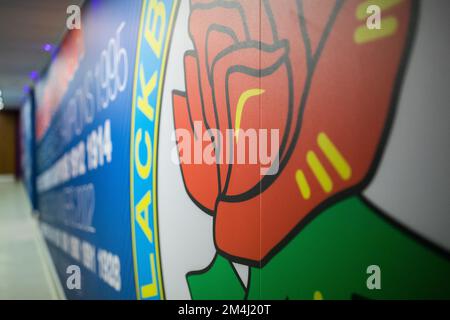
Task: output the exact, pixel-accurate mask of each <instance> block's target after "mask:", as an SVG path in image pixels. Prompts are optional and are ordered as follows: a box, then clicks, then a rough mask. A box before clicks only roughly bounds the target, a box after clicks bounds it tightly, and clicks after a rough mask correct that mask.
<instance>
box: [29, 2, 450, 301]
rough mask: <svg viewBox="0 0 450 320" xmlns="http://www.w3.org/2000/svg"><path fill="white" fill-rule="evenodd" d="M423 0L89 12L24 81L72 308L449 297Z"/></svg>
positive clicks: (429, 11)
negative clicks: (375, 24)
mask: <svg viewBox="0 0 450 320" xmlns="http://www.w3.org/2000/svg"><path fill="white" fill-rule="evenodd" d="M430 3H431V1H416V0H320V1H318V0H245V1H244V0H242V1H239V0H230V1H228V0H191V1H187V0H186V1H184V0H182V1H181V0H180V1H176V0H144V1H127V2H124V1H110V0H108V1H106V0H104V1H92V2H91V1H86V3H85V5H84V6H83V10H82V29H81V30H79V31H75V30H74V31H71V32H68V33H67V35H66V36H65V38H64V41H63V42H62V44H61V46H60V48H59V49H58V51H57V53H56V54H55V56H54V58H53V62H52V63H51V64H50V66H49V67H48V69H47V71H46V72H45V74H43V75H42V77H41V79H40V80H39V82H38V83H37V84H36V88H35V89H36V128H35V135H36V146H35V148H34V149H35V150H36V154H35V155H34V156H35V157H34V158H35V160H36V168H35V169H36V170H35V172H36V193H37V202H36V203H37V207H38V210H39V212H40V226H41V230H42V232H43V235H44V237H45V239H46V241H47V245H48V247H49V251H50V253H51V256H52V259H53V261H54V263H55V266H56V270H57V272H58V276H59V278H60V280H61V284H62V285H63V287H64V286H65V284H66V281H67V277H68V273H67V270H68V268H69V267H70V266H72V265H77V266H79V267H80V270H81V274H82V283H81V287H80V288H77V289H73V288H72V289H71V288H68V287H64V289H65V294H66V296H67V298H69V299H92V298H96V299H99V298H100V299H409V298H411V299H415V298H450V283H449V281H448V275H449V272H450V256H449V252H450V237H449V233H448V229H449V228H450V225H449V223H450V219H449V218H448V206H449V205H450V204H449V203H448V195H447V193H448V192H446V190H448V189H449V188H450V185H449V182H448V181H449V180H448V179H447V178H446V176H448V175H446V174H445V172H448V170H447V169H448V166H449V165H448V163H450V161H448V157H446V155H445V152H443V151H442V149H443V148H442V145H445V143H446V141H445V139H446V137H447V136H448V124H447V123H446V122H445V121H446V119H448V111H446V110H448V108H447V107H446V105H445V103H446V101H449V99H450V97H448V95H449V91H448V88H447V87H446V84H447V83H448V81H450V71H446V69H445V67H444V66H442V63H441V61H443V60H445V59H446V57H447V55H446V54H445V52H446V51H445V45H444V44H445V43H447V41H446V38H445V39H441V38H439V37H440V33H442V30H445V29H446V28H445V26H448V22H447V21H448V19H441V18H435V17H439V16H440V14H441V12H446V10H445V8H444V7H445V6H447V8H448V4H446V3H448V2H445V1H442V2H439V5H437V4H436V3H435V4H430ZM371 4H376V5H378V6H379V7H380V9H381V18H382V19H381V24H382V26H383V27H382V28H381V29H369V28H368V27H367V25H366V20H367V18H368V16H369V14H368V13H367V11H366V9H367V7H368V6H369V5H371ZM436 8H437V9H436ZM447 11H448V10H447ZM439 30H440V31H441V32H438V31H439ZM447 52H448V50H447ZM431 56H432V57H433V59H431V58H430V57H431ZM435 70H438V72H435ZM439 159H441V160H439ZM442 159H443V160H442ZM439 161H440V162H439ZM430 163H431V165H430Z"/></svg>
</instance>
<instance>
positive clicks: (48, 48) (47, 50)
mask: <svg viewBox="0 0 450 320" xmlns="http://www.w3.org/2000/svg"><path fill="white" fill-rule="evenodd" d="M42 49H43V50H44V51H45V52H50V51H52V49H53V46H52V45H51V44H50V43H46V44H44V45H43V46H42Z"/></svg>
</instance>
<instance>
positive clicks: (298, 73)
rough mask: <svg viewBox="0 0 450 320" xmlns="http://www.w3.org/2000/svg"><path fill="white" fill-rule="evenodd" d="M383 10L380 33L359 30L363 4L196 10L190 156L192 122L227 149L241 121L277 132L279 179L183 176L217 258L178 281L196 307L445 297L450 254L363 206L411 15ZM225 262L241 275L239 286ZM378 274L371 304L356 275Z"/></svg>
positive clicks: (411, 31)
mask: <svg viewBox="0 0 450 320" xmlns="http://www.w3.org/2000/svg"><path fill="white" fill-rule="evenodd" d="M379 3H380V4H381V7H382V12H383V14H384V17H385V18H384V20H383V23H385V27H384V28H383V31H382V32H380V31H378V30H375V31H372V30H368V29H367V28H366V27H365V18H366V11H365V9H366V7H367V4H366V3H365V2H362V1H285V2H280V1H231V2H229V1H191V6H190V13H189V22H188V24H189V25H188V30H189V36H190V40H191V41H192V44H193V50H189V51H186V52H185V54H184V72H185V76H184V77H185V85H186V90H185V92H180V91H174V92H173V110H174V111H173V114H174V123H175V128H177V129H180V128H181V129H185V130H188V131H190V132H192V136H195V137H196V138H195V139H192V140H191V143H192V145H193V144H195V140H196V139H197V137H198V135H195V128H194V126H193V123H195V122H196V121H198V122H199V123H202V124H203V126H204V127H203V128H202V130H203V131H206V130H208V129H210V128H216V129H218V130H219V131H220V132H221V133H222V136H225V135H226V130H227V129H233V130H236V129H237V128H236V127H235V126H234V125H235V123H236V121H238V120H235V119H236V118H238V117H241V118H240V119H239V123H240V128H241V129H244V130H245V129H248V128H258V129H260V128H261V129H268V130H270V129H272V128H277V129H279V130H280V136H279V138H280V141H279V145H280V148H279V168H278V171H277V173H276V174H274V175H265V176H261V175H260V174H259V172H257V170H255V166H254V165H253V166H252V165H247V164H238V163H233V164H226V163H219V164H217V163H216V164H212V165H211V164H205V163H203V164H190V163H189V164H183V163H181V172H182V177H183V182H184V185H185V188H186V192H187V193H188V194H189V196H190V197H191V199H192V201H193V202H194V203H195V204H196V205H197V206H198V207H199V208H200V209H201V210H203V211H204V213H205V214H208V215H211V216H213V219H214V222H213V228H214V233H213V237H214V244H215V248H216V250H217V254H216V255H215V257H214V259H213V261H212V262H211V264H210V265H208V266H207V267H206V268H204V269H201V270H192V271H191V272H189V273H187V275H186V279H187V282H188V285H189V290H190V294H191V295H192V298H198V299H209V298H212V297H216V298H237V299H241V298H248V299H258V298H262V299H272V298H276V299H351V298H368V299H372V298H395V297H396V298H400V297H401V298H419V297H425V296H426V297H442V296H448V295H449V293H450V291H449V289H450V288H449V287H448V286H447V287H445V288H442V285H441V286H440V285H438V283H441V284H442V283H444V282H445V279H446V277H447V276H448V271H449V261H448V254H445V253H444V252H443V251H440V250H433V248H434V247H433V246H431V245H429V244H428V243H427V242H426V241H424V240H422V239H421V238H418V237H417V236H416V235H414V234H413V233H411V232H409V231H408V230H407V229H405V228H404V227H402V226H401V225H399V224H398V223H396V222H394V221H393V220H391V219H389V218H388V215H386V214H385V213H384V212H382V211H381V210H380V209H378V208H377V207H376V206H375V205H373V204H372V203H371V202H370V201H369V200H368V199H367V198H366V197H365V196H364V195H363V194H362V191H363V190H364V189H365V188H366V186H367V185H368V183H370V181H371V179H372V177H373V176H374V172H375V171H376V170H377V167H378V165H379V162H380V158H381V157H382V155H383V150H384V146H385V143H386V140H387V139H388V136H389V132H390V128H391V125H392V122H393V117H394V115H395V109H396V105H397V101H398V95H399V90H401V84H402V81H403V76H404V73H405V68H406V66H407V62H408V57H409V54H410V49H411V43H412V41H413V40H414V36H415V31H416V24H417V15H418V10H419V8H418V3H417V2H416V1H381V2H379ZM258 5H260V11H259V13H258V14H255V7H258ZM252 91H253V92H255V93H254V94H251V97H250V98H248V99H247V100H246V102H245V105H244V108H245V109H244V111H243V112H242V114H240V113H239V103H240V101H241V100H242V97H243V96H245V95H248V93H249V92H252ZM211 138H212V141H213V143H214V141H217V139H214V138H215V136H214V135H213V134H211ZM200 139H201V138H200ZM204 143H205V142H204ZM233 143H234V147H235V148H237V143H238V141H237V139H235V140H234V142H233ZM179 145H180V144H179ZM247 147H248V146H247ZM192 148H194V146H192ZM179 149H180V152H183V150H182V148H179ZM235 150H236V149H235ZM216 152H217V148H216ZM181 157H182V155H181ZM258 165H259V166H261V164H260V163H258V164H257V166H258ZM393 196H395V195H393ZM232 262H238V263H240V264H243V265H248V266H250V270H249V271H248V279H247V284H246V285H245V284H244V283H243V282H242V280H241V278H240V277H239V275H238V274H237V272H236V271H235V269H234V267H233V264H232ZM375 262H376V264H377V265H379V266H380V268H381V269H382V270H383V274H384V275H385V278H384V279H383V290H379V291H377V290H369V289H368V288H367V287H366V281H365V279H366V278H367V274H366V273H365V268H363V267H362V266H369V265H371V264H373V263H375ZM405 270H408V272H405ZM424 270H433V272H432V273H428V272H427V273H425V274H424ZM432 284H435V285H432Z"/></svg>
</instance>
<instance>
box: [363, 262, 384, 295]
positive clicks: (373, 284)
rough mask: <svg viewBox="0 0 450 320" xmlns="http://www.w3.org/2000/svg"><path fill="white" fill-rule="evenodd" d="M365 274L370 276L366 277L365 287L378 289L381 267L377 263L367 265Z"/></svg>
mask: <svg viewBox="0 0 450 320" xmlns="http://www.w3.org/2000/svg"><path fill="white" fill-rule="evenodd" d="M367 274H370V276H369V277H368V278H367V282H366V285H367V289H369V290H374V289H377V290H380V289H381V269H380V267H379V266H377V265H371V266H368V267H367Z"/></svg>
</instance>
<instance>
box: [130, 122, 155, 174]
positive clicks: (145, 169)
mask: <svg viewBox="0 0 450 320" xmlns="http://www.w3.org/2000/svg"><path fill="white" fill-rule="evenodd" d="M141 140H142V129H139V130H138V131H137V134H136V139H135V142H134V159H135V163H136V169H137V172H138V174H139V177H140V178H141V179H147V178H148V176H149V175H150V169H151V168H152V142H151V140H150V135H149V134H148V132H147V131H145V146H146V148H147V161H146V162H145V164H142V162H141V159H140V157H139V146H140V144H141Z"/></svg>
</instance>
